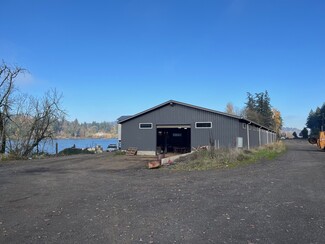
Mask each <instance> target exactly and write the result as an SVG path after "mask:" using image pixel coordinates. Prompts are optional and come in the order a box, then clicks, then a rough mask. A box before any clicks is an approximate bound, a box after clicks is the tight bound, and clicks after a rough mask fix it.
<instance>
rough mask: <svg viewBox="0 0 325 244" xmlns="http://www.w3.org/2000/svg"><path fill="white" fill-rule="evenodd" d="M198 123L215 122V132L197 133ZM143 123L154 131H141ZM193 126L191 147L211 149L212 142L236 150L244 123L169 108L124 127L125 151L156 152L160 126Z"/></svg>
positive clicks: (143, 116) (204, 113)
mask: <svg viewBox="0 0 325 244" xmlns="http://www.w3.org/2000/svg"><path fill="white" fill-rule="evenodd" d="M195 122H212V128H211V129H196V128H195ZM139 123H152V124H153V128H152V129H145V130H143V129H139ZM168 124H169V125H175V124H190V126H191V143H192V144H191V146H192V147H198V146H204V145H209V143H210V140H211V141H213V142H214V141H215V142H216V143H217V145H218V144H219V146H220V147H234V146H235V145H236V137H237V136H238V128H239V125H240V124H241V123H239V121H238V120H237V119H235V118H230V117H226V116H223V115H218V114H215V113H210V112H207V111H202V110H198V109H194V108H190V107H186V106H182V105H179V104H174V105H173V106H171V105H167V106H164V107H161V108H158V109H156V110H154V111H151V112H150V113H147V114H143V115H141V116H139V117H136V118H134V119H131V120H129V121H126V122H124V123H123V124H122V149H127V148H128V147H137V148H138V149H139V150H148V151H155V150H156V126H157V125H168Z"/></svg>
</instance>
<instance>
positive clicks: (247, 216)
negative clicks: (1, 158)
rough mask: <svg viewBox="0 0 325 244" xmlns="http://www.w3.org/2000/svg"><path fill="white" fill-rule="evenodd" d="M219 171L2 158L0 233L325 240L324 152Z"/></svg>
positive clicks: (112, 238) (92, 158) (1, 237)
mask: <svg viewBox="0 0 325 244" xmlns="http://www.w3.org/2000/svg"><path fill="white" fill-rule="evenodd" d="M286 143H287V145H288V152H287V153H286V154H285V155H283V156H281V157H279V158H278V159H277V160H274V161H265V162H259V163H256V164H252V165H249V166H245V167H240V168H237V169H230V170H222V171H215V170H211V171H200V172H175V171H172V170H168V169H158V170H148V169H146V168H145V165H146V162H147V161H149V160H150V158H146V157H127V156H112V155H111V154H108V153H104V154H101V155H80V156H71V157H61V158H51V159H43V160H29V161H19V162H11V163H0V194H1V198H0V243H323V242H324V240H325V211H324V210H323V209H324V206H325V190H324V189H325V188H324V186H325V152H324V151H320V150H318V149H317V148H316V147H315V146H313V145H309V144H308V142H306V141H302V140H292V141H287V142H286Z"/></svg>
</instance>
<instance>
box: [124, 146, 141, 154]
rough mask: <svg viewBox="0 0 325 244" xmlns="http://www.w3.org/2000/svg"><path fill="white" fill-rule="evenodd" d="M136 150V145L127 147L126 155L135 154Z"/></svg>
mask: <svg viewBox="0 0 325 244" xmlns="http://www.w3.org/2000/svg"><path fill="white" fill-rule="evenodd" d="M137 151H138V149H137V148H136V147H129V148H128V149H127V150H126V155H127V156H134V155H136V154H137Z"/></svg>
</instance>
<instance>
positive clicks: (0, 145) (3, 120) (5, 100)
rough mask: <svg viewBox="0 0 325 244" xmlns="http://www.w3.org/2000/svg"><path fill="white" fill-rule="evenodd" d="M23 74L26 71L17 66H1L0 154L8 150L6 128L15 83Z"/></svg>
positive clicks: (3, 63)
mask: <svg viewBox="0 0 325 244" xmlns="http://www.w3.org/2000/svg"><path fill="white" fill-rule="evenodd" d="M22 72H24V69H22V68H20V67H17V66H16V67H10V66H8V65H7V64H5V62H2V65H1V66H0V153H5V150H6V142H7V133H6V127H7V124H8V121H9V120H10V109H11V104H12V99H11V98H12V93H13V91H14V81H15V79H16V77H17V76H18V75H19V74H20V73H22Z"/></svg>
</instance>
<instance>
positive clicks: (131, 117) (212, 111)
mask: <svg viewBox="0 0 325 244" xmlns="http://www.w3.org/2000/svg"><path fill="white" fill-rule="evenodd" d="M173 103H175V104H178V105H181V106H185V107H190V108H194V109H198V110H203V111H207V112H210V113H214V114H219V115H223V116H226V117H230V118H234V119H238V120H241V121H246V122H247V123H252V124H255V125H256V126H258V127H260V128H263V129H265V130H268V131H272V132H274V133H275V131H273V130H271V129H269V128H267V127H265V126H263V125H260V124H258V123H256V122H254V121H251V120H249V119H246V118H244V117H242V116H237V115H232V114H227V113H224V112H220V111H216V110H213V109H208V108H204V107H199V106H195V105H192V104H188V103H183V102H179V101H176V100H168V101H166V102H164V103H161V104H159V105H157V106H154V107H152V108H149V109H146V110H144V111H142V112H140V113H137V114H135V115H133V116H130V117H128V118H126V119H124V120H121V121H118V122H119V123H120V124H121V123H124V122H126V121H128V120H131V119H134V118H136V117H139V116H141V115H143V114H146V113H149V112H151V111H154V110H156V109H158V108H160V107H164V106H166V105H168V104H173ZM122 117H123V116H121V117H120V118H122Z"/></svg>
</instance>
